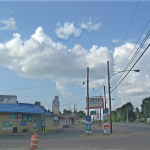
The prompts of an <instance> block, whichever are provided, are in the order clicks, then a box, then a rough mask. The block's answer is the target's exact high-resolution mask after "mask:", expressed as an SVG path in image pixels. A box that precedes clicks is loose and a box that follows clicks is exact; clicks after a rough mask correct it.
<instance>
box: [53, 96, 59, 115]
mask: <svg viewBox="0 0 150 150" xmlns="http://www.w3.org/2000/svg"><path fill="white" fill-rule="evenodd" d="M52 111H53V114H55V115H59V97H58V96H55V99H54V100H53V102H52Z"/></svg>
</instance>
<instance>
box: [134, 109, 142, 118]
mask: <svg viewBox="0 0 150 150" xmlns="http://www.w3.org/2000/svg"><path fill="white" fill-rule="evenodd" d="M135 116H136V119H140V118H141V112H140V110H139V108H136V109H135Z"/></svg>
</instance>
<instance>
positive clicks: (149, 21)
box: [112, 20, 150, 84]
mask: <svg viewBox="0 0 150 150" xmlns="http://www.w3.org/2000/svg"><path fill="white" fill-rule="evenodd" d="M149 23H150V20H148V22H147V24H146V26H145V28H144V30H143V31H142V33H141V35H140V37H139V39H138V40H137V42H136V44H135V46H134V48H133V49H132V51H131V53H130V54H129V56H128V58H127V59H126V61H125V63H124V64H123V66H122V68H123V67H124V65H125V64H126V62H127V61H128V60H129V57H130V56H131V54H132V52H133V50H134V49H135V47H136V45H137V44H138V42H139V40H140V39H141V37H142V36H143V34H144V32H145V30H146V28H147V26H148V24H149ZM122 68H121V69H120V70H122ZM124 70H125V69H124ZM122 74H123V73H121V74H120V76H118V78H115V79H114V80H113V81H112V84H114V82H116V81H117V80H119V79H120V78H121V76H122ZM115 80H116V81H115Z"/></svg>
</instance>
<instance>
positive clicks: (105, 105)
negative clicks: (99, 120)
mask: <svg viewBox="0 0 150 150" xmlns="http://www.w3.org/2000/svg"><path fill="white" fill-rule="evenodd" d="M104 98H105V99H104V102H105V108H106V92H105V86H104Z"/></svg>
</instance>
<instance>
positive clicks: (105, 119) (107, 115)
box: [103, 108, 110, 133]
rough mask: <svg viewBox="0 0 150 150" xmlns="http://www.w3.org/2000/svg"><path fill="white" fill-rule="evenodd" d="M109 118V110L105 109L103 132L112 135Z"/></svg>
mask: <svg viewBox="0 0 150 150" xmlns="http://www.w3.org/2000/svg"><path fill="white" fill-rule="evenodd" d="M108 117H109V113H108V108H105V109H103V120H104V123H103V130H104V133H110V124H109V120H108Z"/></svg>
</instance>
